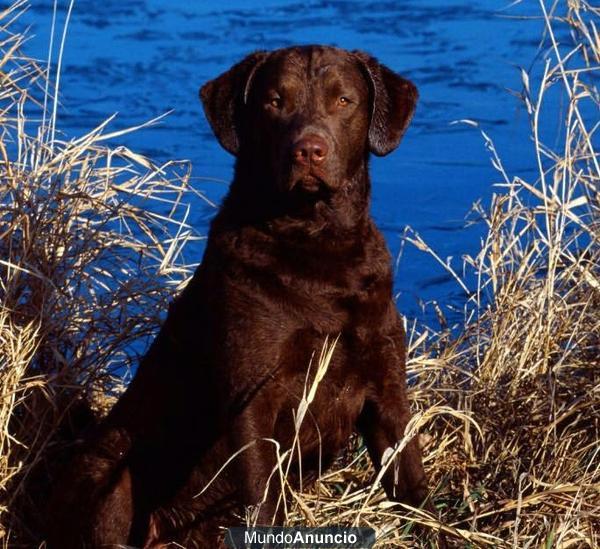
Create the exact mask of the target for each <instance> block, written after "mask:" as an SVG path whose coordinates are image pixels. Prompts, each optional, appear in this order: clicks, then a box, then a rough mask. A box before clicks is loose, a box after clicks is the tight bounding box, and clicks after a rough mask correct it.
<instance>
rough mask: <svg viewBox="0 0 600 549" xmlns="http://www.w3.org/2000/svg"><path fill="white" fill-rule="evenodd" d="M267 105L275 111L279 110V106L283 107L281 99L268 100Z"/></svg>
mask: <svg viewBox="0 0 600 549" xmlns="http://www.w3.org/2000/svg"><path fill="white" fill-rule="evenodd" d="M269 105H271V107H273V108H275V109H280V108H281V105H283V100H282V99H281V97H273V98H271V99H270V100H269Z"/></svg>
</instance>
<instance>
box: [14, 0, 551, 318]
mask: <svg viewBox="0 0 600 549" xmlns="http://www.w3.org/2000/svg"><path fill="white" fill-rule="evenodd" d="M52 4H53V3H52V1H51V0H46V1H36V0H33V1H32V2H31V7H30V9H29V11H28V13H27V14H26V15H25V17H24V18H23V22H24V23H27V24H29V25H31V32H32V33H33V34H34V35H35V36H34V37H33V38H32V39H31V41H30V43H29V49H28V50H27V52H28V53H29V54H30V55H34V56H37V57H39V58H40V59H45V58H46V56H47V49H48V41H49V35H50V28H51V20H52ZM509 4H510V2H502V1H497V0H487V1H484V0H468V1H467V0H454V1H452V0H450V1H442V0H405V1H346V0H320V1H310V0H308V1H305V2H297V1H293V0H279V1H274V0H261V1H260V2H257V1H255V0H245V1H242V0H229V1H222V2H213V1H206V2H200V1H198V2H192V1H187V2H186V1H182V0H128V1H124V0H104V1H102V2H97V1H90V0H79V1H76V2H75V5H74V9H73V14H72V18H71V22H70V25H69V30H68V37H67V42H66V50H65V55H64V58H63V74H62V83H61V93H62V96H61V101H62V107H61V109H60V110H59V117H58V125H59V127H60V128H61V129H62V131H63V132H65V134H66V136H67V137H75V136H77V135H80V134H82V133H85V132H87V131H88V130H90V129H91V128H93V127H95V126H96V125H97V124H99V123H100V122H101V121H103V120H104V119H105V118H107V116H109V115H111V114H112V113H115V112H118V113H119V115H118V118H117V119H116V121H115V122H114V125H113V128H114V129H118V128H121V127H127V126H133V125H137V124H140V123H142V122H144V121H146V120H149V119H151V118H153V117H156V116H158V115H160V114H162V113H164V112H166V111H169V110H171V109H172V110H173V112H172V114H170V115H169V116H168V117H167V118H166V119H165V120H164V121H163V122H162V123H161V124H160V125H159V126H158V127H154V128H151V129H147V130H143V131H142V132H140V133H135V134H131V135H129V136H126V137H125V138H122V141H121V142H124V143H125V144H126V145H127V146H129V147H131V148H133V149H134V150H135V151H137V152H142V153H145V154H147V155H149V156H151V157H152V158H154V159H155V160H157V161H166V160H169V159H189V160H191V161H192V162H193V175H194V185H195V187H196V188H197V189H199V190H200V191H202V192H203V193H204V194H205V195H207V196H208V197H209V198H210V199H211V200H213V201H214V202H216V203H218V202H219V201H220V199H221V197H222V196H223V194H224V193H225V191H226V188H227V182H228V181H229V179H230V176H231V173H232V164H233V158H232V157H231V156H230V155H229V154H227V153H226V152H225V151H223V150H222V149H221V148H220V147H219V145H218V144H217V141H216V139H215V138H214V137H213V135H212V133H211V131H210V129H209V127H208V124H207V122H206V120H205V119H204V115H203V113H202V108H201V105H200V103H199V101H198V88H199V86H200V85H201V84H202V83H204V82H205V81H206V80H208V79H211V78H213V77H215V76H217V75H218V74H220V73H221V72H223V71H225V70H226V69H227V68H229V67H230V66H231V65H232V64H233V63H234V62H236V61H238V60H240V59H241V58H242V57H244V56H245V55H246V54H248V53H249V52H251V51H253V50H256V49H274V48H278V47H282V46H288V45H292V44H306V43H323V44H331V45H336V46H341V47H344V48H348V49H363V50H366V51H368V52H370V53H371V54H373V55H375V56H376V57H378V58H379V59H380V61H382V62H383V63H385V64H386V65H388V66H389V67H391V68H393V69H394V70H395V71H397V72H399V73H401V74H403V75H404V76H406V77H408V78H410V79H411V80H413V82H415V84H416V85H417V87H418V88H419V91H420V97H421V98H420V102H419V106H418V109H417V112H416V115H415V117H414V119H413V123H412V125H411V127H410V129H409V131H408V132H407V134H406V135H405V137H404V140H403V142H402V144H401V145H400V148H399V149H398V150H397V151H396V152H394V153H392V154H391V155H389V156H388V157H385V158H381V159H380V158H373V160H372V164H371V171H372V178H373V206H372V213H373V216H374V218H375V220H376V221H377V223H378V225H379V226H380V227H381V228H382V230H383V231H384V233H385V236H386V239H387V242H388V244H389V247H390V249H391V251H392V254H393V255H394V256H396V255H397V254H398V252H399V250H400V248H401V236H402V233H403V230H404V228H405V226H407V225H410V226H411V227H413V228H414V229H415V230H416V231H418V232H419V233H420V234H421V236H422V237H423V238H424V239H425V240H426V241H427V242H428V243H429V244H430V245H431V246H432V247H433V248H434V249H435V250H436V252H437V253H438V254H439V255H440V256H441V257H443V258H446V257H447V256H452V257H453V258H454V260H453V265H454V266H455V267H456V268H458V269H459V270H460V265H461V256H462V254H464V253H471V254H473V253H475V252H476V251H477V249H478V244H479V238H480V236H481V234H482V230H483V228H482V227H481V226H475V227H470V228H468V229H465V228H464V225H465V219H464V218H465V215H466V214H467V212H468V210H469V209H470V206H471V204H472V203H473V202H474V201H476V200H477V199H479V198H482V199H483V201H484V202H489V198H490V196H491V193H492V192H493V191H494V187H493V184H494V183H498V182H499V181H500V177H499V175H498V174H497V172H495V170H494V169H493V168H492V166H491V164H490V161H489V154H488V152H487V151H486V149H485V146H484V142H483V139H482V138H481V136H480V134H479V132H478V130H476V129H474V128H472V127H470V126H467V125H465V124H452V122H453V121H456V120H460V119H465V118H468V119H473V120H476V121H478V122H479V123H480V125H481V127H482V129H484V130H485V131H486V132H487V133H488V134H489V135H490V136H491V137H492V138H493V139H494V141H495V144H496V147H497V149H498V151H499V152H500V154H501V156H502V158H503V160H504V162H505V164H506V166H507V168H508V169H509V170H510V171H511V173H513V174H518V175H521V176H527V175H528V174H530V167H532V166H534V162H533V157H532V152H531V147H530V145H529V143H530V139H529V134H528V127H529V123H528V120H527V116H526V113H525V111H524V109H523V108H522V106H521V104H520V102H519V101H518V100H517V99H516V98H515V96H514V94H511V93H509V91H507V90H508V89H512V90H517V91H518V90H520V89H521V77H520V71H519V66H523V67H525V68H527V67H528V66H529V65H530V64H531V62H532V61H533V60H534V58H535V56H536V53H537V50H538V44H539V40H540V36H541V32H542V28H543V22H542V21H541V20H540V19H539V18H527V19H522V18H517V16H523V15H536V16H538V15H539V12H538V7H537V2H524V3H521V4H517V5H515V6H509ZM67 6H68V2H66V1H65V0H60V1H59V16H58V28H59V29H60V31H61V32H62V24H63V22H64V19H65V13H66V8H67ZM550 122H552V121H550ZM550 122H549V123H550ZM553 123H556V121H555V120H554V121H553ZM204 178H208V179H204ZM214 213H215V210H214V209H212V208H210V207H209V206H207V205H206V204H205V203H202V202H200V201H199V203H198V204H195V205H194V213H193V217H192V220H191V221H192V223H193V224H194V225H195V226H196V227H197V228H198V230H199V231H200V232H205V229H206V227H207V223H208V221H209V220H210V218H211V217H212V215H214ZM194 253H195V254H197V257H195V258H194V259H195V260H196V261H198V260H199V259H200V253H201V252H200V251H199V250H194ZM396 292H397V294H398V302H399V305H400V308H401V310H402V311H403V313H405V314H406V315H407V316H409V317H420V318H423V313H422V312H421V309H420V306H419V301H420V300H438V301H439V302H440V303H441V304H442V306H447V305H454V306H456V307H460V305H461V303H462V302H463V300H464V297H465V296H464V292H463V291H462V290H461V289H460V288H459V287H458V285H457V284H456V283H455V282H453V281H452V280H451V279H450V278H449V277H448V276H447V275H446V273H445V272H444V271H443V269H441V268H440V267H439V266H437V265H436V264H435V262H434V261H433V260H432V259H431V258H430V257H429V256H427V255H426V254H424V253H423V252H420V251H418V250H416V249H415V248H413V247H412V246H410V245H408V246H406V247H405V251H404V253H403V255H402V260H401V261H400V263H399V265H398V269H397V275H396ZM429 314H430V313H425V318H427V317H428V315H429Z"/></svg>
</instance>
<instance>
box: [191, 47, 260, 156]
mask: <svg viewBox="0 0 600 549" xmlns="http://www.w3.org/2000/svg"><path fill="white" fill-rule="evenodd" d="M268 55H269V54H268V53H267V52H264V51H258V52H255V53H251V54H250V55H248V57H246V58H245V59H243V60H242V61H240V62H239V63H238V64H237V65H234V66H233V67H231V69H229V70H228V71H227V72H224V73H223V74H221V75H220V76H218V77H217V78H215V79H214V80H210V81H209V82H207V83H206V84H204V86H202V87H201V88H200V99H201V101H202V105H203V107H204V113H205V114H206V118H207V119H208V122H209V123H210V127H211V128H212V130H213V132H214V134H215V135H216V136H217V139H218V140H219V143H220V144H221V146H222V147H223V148H224V149H225V150H226V151H229V152H230V153H231V154H233V155H234V156H235V155H237V153H238V151H239V148H240V109H241V108H242V107H243V105H244V103H245V102H246V99H247V97H248V93H249V91H250V86H251V85H252V79H253V77H254V73H255V72H256V69H257V68H258V67H259V66H260V65H262V63H264V61H265V59H266V58H267V56H268Z"/></svg>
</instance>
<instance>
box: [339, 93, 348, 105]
mask: <svg viewBox="0 0 600 549" xmlns="http://www.w3.org/2000/svg"><path fill="white" fill-rule="evenodd" d="M350 102H351V101H350V99H348V98H347V97H344V96H343V95H342V97H340V98H339V99H338V103H339V104H340V105H341V106H342V107H347V106H348V105H349V104H350Z"/></svg>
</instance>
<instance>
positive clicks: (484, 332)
mask: <svg viewBox="0 0 600 549" xmlns="http://www.w3.org/2000/svg"><path fill="white" fill-rule="evenodd" d="M23 7H24V3H23V2H22V1H21V0H18V1H17V2H16V3H15V4H13V6H12V7H11V8H8V9H7V10H5V11H4V12H1V13H0V48H1V50H0V296H1V303H0V398H1V400H0V422H1V423H0V536H2V542H3V544H4V546H14V547H17V546H22V545H33V544H36V543H39V542H40V541H41V540H40V533H39V520H38V519H37V517H38V515H37V514H36V510H38V509H39V503H40V501H41V500H43V496H44V491H45V490H46V486H47V482H48V477H49V476H51V470H52V469H51V467H50V466H49V463H50V464H51V462H52V461H53V459H54V457H55V456H56V455H58V454H59V452H60V450H61V448H62V447H64V446H65V445H66V444H68V442H69V441H70V440H72V439H73V438H74V437H75V436H77V432H78V429H80V428H81V424H82V423H85V422H86V421H89V420H90V419H89V418H91V417H92V416H91V414H90V413H89V408H88V406H87V405H86V404H85V403H90V405H91V406H92V407H96V408H97V409H98V410H97V411H99V412H102V406H103V405H106V403H107V402H110V400H111V399H112V398H113V396H114V394H115V392H116V391H118V387H119V384H120V383H121V377H122V375H123V373H124V372H126V370H127V368H128V367H129V365H130V364H131V363H132V362H133V361H135V360H136V355H135V351H134V350H135V349H141V348H142V347H143V342H144V341H145V338H147V337H149V336H150V335H151V334H152V333H154V331H155V329H156V327H157V325H158V323H159V321H160V319H159V318H158V311H165V309H166V307H165V305H166V301H167V300H168V298H169V296H170V295H172V293H173V291H174V290H175V289H176V288H177V287H180V285H181V284H182V282H183V281H184V280H185V278H186V277H187V276H188V274H189V270H188V269H187V267H186V266H185V264H184V263H183V261H182V259H181V249H182V246H183V244H184V243H185V241H186V240H187V239H189V238H190V234H191V232H190V229H189V228H188V227H187V225H186V223H185V219H186V215H187V213H186V209H185V207H184V206H182V203H181V202H180V200H181V197H182V195H183V193H185V192H186V190H187V175H188V171H189V169H188V167H187V165H184V164H180V163H169V164H167V165H165V166H156V165H154V164H153V163H151V162H150V161H148V160H147V159H145V158H143V157H141V156H139V155H137V154H135V153H134V152H132V151H130V150H127V149H125V148H123V147H117V148H110V147H108V146H106V145H104V144H103V143H104V142H105V141H106V140H107V139H108V138H109V137H111V134H109V133H107V132H108V129H107V124H103V125H102V126H101V127H99V128H96V129H95V130H94V131H92V132H90V133H89V134H87V135H86V136H84V137H82V138H79V139H76V140H71V141H68V142H65V141H61V140H60V138H59V137H56V135H57V130H56V127H55V118H54V116H50V115H49V116H48V119H49V121H48V122H47V123H40V121H39V120H35V119H31V118H28V116H30V115H29V113H31V112H34V113H35V112H38V113H42V112H44V111H42V110H41V109H39V108H38V110H37V111H36V105H35V97H36V96H37V95H40V96H41V97H42V98H43V97H46V98H49V99H47V101H48V105H47V106H46V107H47V108H46V109H45V112H48V113H51V112H53V109H52V108H50V105H53V104H54V102H53V101H52V100H51V99H52V97H51V96H52V93H51V92H48V93H46V94H44V93H43V91H44V89H46V78H45V77H46V75H45V73H44V70H43V69H41V68H40V67H38V66H37V65H36V64H35V63H32V62H31V61H29V60H28V59H27V58H25V57H22V56H21V53H20V48H21V44H22V42H23V39H24V37H23V36H21V35H18V34H16V35H15V34H12V32H11V30H10V23H11V20H12V19H13V18H14V17H15V15H16V14H17V13H18V11H19V10H21V9H23ZM546 9H547V8H546V7H545V5H544V4H543V3H541V2H540V10H541V16H543V17H544V19H545V21H546V36H545V42H544V44H545V47H547V49H546V59H547V63H546V65H545V67H544V71H543V76H542V77H541V79H539V80H536V81H531V82H530V81H529V77H528V76H527V75H526V74H525V73H523V76H524V78H523V90H522V98H523V101H524V102H525V104H526V106H527V109H528V112H529V115H530V119H531V136H532V141H531V143H532V145H531V146H532V148H533V152H534V153H535V158H536V159H537V168H538V173H537V177H536V178H535V180H529V181H525V180H522V179H520V178H518V177H511V176H510V175H509V174H507V173H506V171H505V170H504V168H503V166H502V162H501V159H500V158H499V156H498V155H497V153H496V151H495V149H494V147H493V143H492V141H491V140H490V139H489V137H488V136H486V135H485V134H484V140H485V143H486V146H487V147H488V148H489V150H490V153H491V156H492V161H493V162H494V165H495V166H496V167H497V168H498V173H499V177H500V178H501V189H500V190H501V192H500V194H498V195H496V196H495V197H494V199H493V201H492V204H491V206H490V207H489V208H488V209H485V210H483V209H481V208H480V209H479V212H478V213H479V214H480V216H481V218H482V220H483V222H484V223H486V225H487V234H486V237H485V239H484V240H483V241H482V246H481V250H480V252H479V253H478V255H477V256H476V257H465V261H466V264H467V265H468V267H469V268H470V269H472V270H473V271H474V272H475V274H476V276H477V281H478V284H477V287H476V289H475V290H474V291H473V292H472V294H471V295H472V297H471V298H470V300H469V302H468V303H467V306H466V313H465V322H464V325H463V326H461V327H460V329H458V330H457V329H456V327H455V328H454V329H453V330H442V331H438V332H436V331H434V330H431V329H426V328H421V329H416V328H415V329H413V330H411V331H410V334H409V336H410V342H409V348H410V353H409V354H410V358H409V363H408V368H409V371H410V375H411V377H412V378H413V379H414V385H413V389H412V393H411V395H412V398H413V403H414V406H415V411H416V414H415V417H414V420H413V422H412V423H411V425H409V428H408V430H407V437H408V436H411V434H413V433H416V432H417V430H420V431H421V432H422V433H423V434H422V435H421V438H422V441H423V444H424V452H425V455H426V467H427V469H428V472H429V475H430V478H431V485H432V487H433V488H434V490H435V496H434V501H435V503H436V506H437V507H438V511H439V516H437V517H433V516H431V515H429V514H428V513H426V512H424V511H421V510H418V509H412V508H410V507H408V506H403V505H398V504H392V503H390V502H388V501H387V500H386V499H385V497H384V495H383V493H382V491H381V489H380V487H379V484H378V483H377V482H373V479H374V472H373V470H372V469H371V467H370V464H369V460H368V458H367V456H366V454H365V452H364V450H363V449H362V448H361V446H360V441H358V440H354V441H353V442H352V443H351V444H350V445H349V449H348V452H347V453H346V455H345V456H344V458H343V459H340V461H339V462H338V463H337V465H336V467H335V468H334V469H333V470H331V471H329V472H326V473H325V474H324V475H323V476H322V478H321V479H320V481H319V482H318V483H317V485H316V486H315V487H314V488H313V489H311V490H309V491H307V492H302V493H297V492H294V491H293V490H292V489H291V488H290V487H289V486H287V485H286V484H285V480H284V479H285V472H286V470H287V467H289V457H290V455H292V453H293V452H287V453H285V452H284V454H283V455H282V460H281V463H282V467H281V470H280V471H278V472H277V477H276V478H277V479H278V481H280V482H282V484H283V486H284V488H285V490H286V491H287V492H288V493H291V496H292V497H291V498H290V500H289V501H291V505H290V506H289V507H288V508H287V509H286V512H287V516H288V522H289V523H290V524H300V523H301V524H313V525H326V524H347V525H350V524H361V525H370V526H373V527H374V528H376V529H377V531H378V532H379V541H378V543H377V547H405V546H409V545H410V544H411V543H413V544H416V545H417V546H426V543H427V542H425V541H423V540H421V541H420V542H419V541H415V540H414V539H413V538H412V537H411V535H412V533H413V532H414V524H415V523H421V524H425V525H429V526H431V527H432V528H434V529H443V530H444V531H446V532H447V533H448V536H449V540H451V542H452V544H453V545H456V546H460V547H466V546H471V547H479V546H482V547H483V546H500V547H503V546H507V547H508V546H510V547H548V548H550V547H561V548H563V547H577V548H580V547H590V548H595V547H600V534H599V532H600V456H599V453H600V383H599V381H600V379H599V378H600V370H599V366H600V269H599V265H600V247H599V246H598V239H599V237H600V219H599V213H600V191H599V187H600V169H599V162H600V158H599V156H598V153H597V152H596V151H595V148H594V144H595V143H597V142H598V139H597V136H596V132H597V129H598V124H599V120H598V112H599V109H600V98H599V93H598V89H597V88H596V87H594V85H593V84H594V83H595V82H597V81H598V80H597V78H598V72H599V68H598V67H599V65H600V32H599V29H598V21H599V20H600V19H599V17H600V10H599V9H598V8H593V7H592V6H591V5H590V3H588V2H586V1H584V0H579V1H570V2H568V5H567V3H558V2H557V3H556V4H555V5H553V10H551V11H550V13H548V12H547V11H546ZM561 10H562V11H561ZM559 15H560V16H559ZM515 24H518V23H515ZM565 29H568V30H569V31H570V36H571V39H572V43H571V44H570V45H569V44H565V43H563V44H558V43H557V38H556V37H557V36H559V35H560V36H561V37H564V36H566V34H565V32H564V31H565ZM40 91H41V92H42V93H38V92H40ZM552 93H561V94H563V95H564V97H565V98H566V101H565V107H564V112H562V113H560V116H561V122H562V130H561V135H560V140H559V141H558V142H556V144H555V145H554V146H550V145H549V144H548V143H547V142H545V141H544V136H542V135H540V123H539V121H540V119H543V118H544V117H556V116H558V115H559V113H556V112H553V110H552V109H547V108H546V104H545V102H544V101H545V99H546V97H548V96H549V94H552ZM36 94H37V95H36ZM42 122H43V121H42ZM112 137H113V138H118V137H119V134H112ZM159 202H160V204H158V203H159ZM165 203H167V204H169V205H170V206H169V209H170V212H171V213H170V215H169V216H159V215H157V214H156V213H153V211H156V210H160V211H164V210H165ZM157 206H160V208H159V207H157ZM409 240H411V241H412V242H413V243H414V244H415V245H417V246H418V247H420V248H421V249H423V250H424V251H426V252H430V253H432V252H431V250H430V248H429V247H428V246H427V244H426V243H425V242H423V241H422V240H421V239H420V238H419V236H418V235H414V234H413V235H411V236H410V237H409ZM442 263H443V262H442ZM448 268H449V267H448ZM453 274H454V275H455V276H456V278H457V281H459V283H460V284H461V285H464V286H465V288H466V287H468V284H467V283H466V282H464V281H463V280H462V278H461V277H460V276H459V275H458V274H457V273H453ZM328 351H329V348H328V349H327V350H326V351H324V353H323V355H322V356H321V360H319V364H318V365H317V367H316V371H317V372H320V373H321V374H322V375H326V368H327V352H328ZM318 375H319V374H317V377H318ZM313 389H314V390H318V386H317V385H314V386H311V387H309V388H307V393H306V395H305V397H306V398H305V402H304V404H303V406H304V408H306V407H307V406H309V405H310V401H311V395H312V396H314V395H313V393H314V391H313ZM305 411H306V410H305V409H303V410H299V411H298V416H297V418H298V421H297V423H298V425H299V424H300V423H301V421H302V417H303V415H304V413H305ZM405 442H406V440H404V441H401V442H400V446H399V447H401V446H402V444H404V443H405ZM396 450H397V449H396ZM295 451H297V449H296V450H295ZM286 460H288V461H286ZM32 486H35V489H33V488H32ZM37 513H39V511H37ZM411 540H412V541H411Z"/></svg>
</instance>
